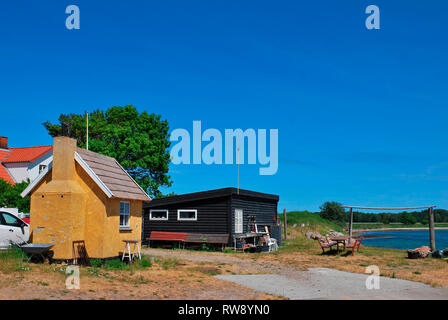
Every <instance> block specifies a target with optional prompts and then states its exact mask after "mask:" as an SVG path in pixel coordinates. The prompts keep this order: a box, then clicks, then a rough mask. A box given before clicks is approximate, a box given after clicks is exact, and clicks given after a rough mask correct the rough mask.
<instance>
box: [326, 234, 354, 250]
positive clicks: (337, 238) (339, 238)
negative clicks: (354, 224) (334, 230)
mask: <svg viewBox="0 0 448 320" xmlns="http://www.w3.org/2000/svg"><path fill="white" fill-rule="evenodd" d="M349 238H350V237H349V236H343V237H331V238H330V240H331V241H334V242H336V246H337V250H338V252H339V244H340V243H342V244H343V245H344V249H345V241H347V240H348V239H349Z"/></svg>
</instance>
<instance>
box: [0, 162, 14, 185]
mask: <svg viewBox="0 0 448 320" xmlns="http://www.w3.org/2000/svg"><path fill="white" fill-rule="evenodd" d="M0 179H3V180H5V181H6V182H9V183H11V184H14V180H13V179H12V178H11V176H10V175H9V173H8V171H7V170H6V168H5V167H4V166H2V164H1V163H0Z"/></svg>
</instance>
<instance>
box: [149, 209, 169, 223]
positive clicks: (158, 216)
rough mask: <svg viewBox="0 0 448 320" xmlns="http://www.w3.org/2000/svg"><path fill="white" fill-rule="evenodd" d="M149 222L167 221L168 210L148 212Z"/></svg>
mask: <svg viewBox="0 0 448 320" xmlns="http://www.w3.org/2000/svg"><path fill="white" fill-rule="evenodd" d="M149 220H156V221H157V220H158V221H163V220H164V221H166V220H168V210H150V211H149Z"/></svg>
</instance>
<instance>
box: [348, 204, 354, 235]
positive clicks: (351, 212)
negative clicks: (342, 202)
mask: <svg viewBox="0 0 448 320" xmlns="http://www.w3.org/2000/svg"><path fill="white" fill-rule="evenodd" d="M348 234H349V237H350V239H351V238H352V235H353V208H350V221H349V223H348Z"/></svg>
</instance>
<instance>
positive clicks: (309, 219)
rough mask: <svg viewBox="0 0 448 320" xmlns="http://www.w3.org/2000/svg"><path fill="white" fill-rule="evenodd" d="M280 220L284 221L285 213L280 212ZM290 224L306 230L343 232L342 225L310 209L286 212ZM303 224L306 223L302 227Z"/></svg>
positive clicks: (322, 232)
mask: <svg viewBox="0 0 448 320" xmlns="http://www.w3.org/2000/svg"><path fill="white" fill-rule="evenodd" d="M279 218H280V220H282V221H283V214H279ZM286 219H287V223H288V226H289V227H291V226H293V225H297V228H300V229H304V231H305V229H306V231H318V232H320V233H321V234H325V233H327V232H328V230H330V229H331V230H335V231H338V232H342V227H341V226H340V225H338V224H337V223H334V222H332V221H329V220H327V219H324V218H322V217H321V216H320V215H319V214H318V213H313V212H309V211H292V212H287V213H286ZM302 225H304V226H303V227H302Z"/></svg>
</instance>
